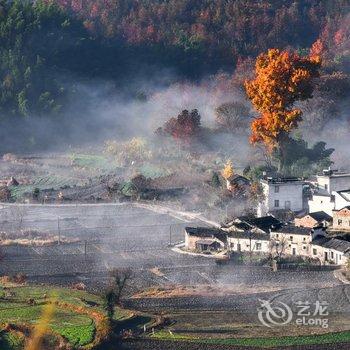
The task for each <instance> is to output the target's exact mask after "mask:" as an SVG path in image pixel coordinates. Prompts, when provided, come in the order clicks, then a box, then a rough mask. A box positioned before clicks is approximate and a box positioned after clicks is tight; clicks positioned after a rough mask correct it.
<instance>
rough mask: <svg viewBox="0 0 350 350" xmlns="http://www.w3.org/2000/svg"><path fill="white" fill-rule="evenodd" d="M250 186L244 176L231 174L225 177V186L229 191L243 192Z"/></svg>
mask: <svg viewBox="0 0 350 350" xmlns="http://www.w3.org/2000/svg"><path fill="white" fill-rule="evenodd" d="M249 187H250V181H249V179H247V178H246V177H245V176H242V175H239V174H233V175H231V176H230V177H228V178H227V179H226V188H227V189H228V190H229V191H231V192H239V193H245V192H246V191H247V190H248V189H249Z"/></svg>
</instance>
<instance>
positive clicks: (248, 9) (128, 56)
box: [0, 0, 350, 120]
mask: <svg viewBox="0 0 350 350" xmlns="http://www.w3.org/2000/svg"><path fill="white" fill-rule="evenodd" d="M349 14H350V2H349V0H262V1H256V0H165V1H163V0H36V1H29V0H28V1H23V0H14V1H9V0H0V79H1V84H0V113H1V115H0V119H1V120H9V118H10V120H12V119H13V117H21V116H22V117H23V116H35V117H38V116H41V117H43V118H48V117H52V116H56V117H57V116H60V117H61V118H62V116H64V115H65V112H66V107H67V106H68V105H69V104H70V103H71V102H72V101H75V100H77V92H79V84H81V83H86V82H89V83H91V82H93V83H94V82H96V81H98V82H101V81H108V82H111V83H112V84H114V87H115V89H116V90H121V89H123V87H124V86H125V85H127V84H129V83H130V81H133V82H135V81H138V77H139V76H142V78H143V79H144V80H145V79H146V80H147V81H148V82H151V81H153V80H160V79H163V78H164V76H163V72H171V79H172V80H171V81H172V82H174V81H175V82H176V81H181V82H183V81H190V82H196V83H198V82H200V81H201V79H203V78H204V77H208V76H210V75H213V74H217V73H219V72H225V73H228V75H229V76H231V77H232V76H233V79H234V80H235V84H236V85H239V84H241V83H242V81H243V80H244V79H245V78H247V77H248V76H249V74H250V73H251V71H252V70H251V67H252V62H253V61H254V59H255V57H256V56H257V55H258V54H260V53H261V52H265V51H266V50H268V49H270V48H281V49H289V50H296V51H297V52H298V53H299V54H300V55H307V54H309V53H310V52H311V53H312V54H315V55H319V56H321V57H322V76H325V77H326V78H325V79H323V80H322V82H321V85H320V86H319V88H318V89H317V90H316V93H318V91H321V92H322V93H324V91H327V92H329V93H330V94H331V95H332V100H331V101H330V102H332V103H333V101H337V99H338V98H339V97H342V94H344V91H345V90H346V89H347V87H348V86H349V78H348V73H349V71H350V58H349V57H350V54H349V53H350V39H349V38H350V29H349V28H350V15H349ZM237 67H238V69H237ZM235 70H236V73H235V75H232V74H233V73H234V72H235ZM332 84H333V85H332ZM241 85H242V84H241ZM141 95H142V94H141ZM316 102H317V101H316ZM316 102H315V103H316ZM322 103H324V100H323V101H322ZM184 107H186V106H184ZM195 107H198V108H200V106H195ZM307 107H309V106H307ZM327 108H328V107H327ZM84 113H85V112H84V111H82V112H81V114H82V115H83V114H84ZM327 113H328V112H327ZM76 114H79V113H76ZM82 117H83V116H82Z"/></svg>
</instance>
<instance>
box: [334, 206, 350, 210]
mask: <svg viewBox="0 0 350 350" xmlns="http://www.w3.org/2000/svg"><path fill="white" fill-rule="evenodd" d="M343 209H348V210H350V205H347V206H346V207H344V208H341V209H339V210H335V211H341V210H343Z"/></svg>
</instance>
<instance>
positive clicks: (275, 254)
mask: <svg viewBox="0 0 350 350" xmlns="http://www.w3.org/2000/svg"><path fill="white" fill-rule="evenodd" d="M287 245H288V240H287V239H286V237H285V236H282V237H281V239H275V238H272V239H271V240H270V243H269V253H270V256H271V257H272V258H273V259H274V258H278V259H281V258H282V256H283V255H284V253H285V250H286V247H287Z"/></svg>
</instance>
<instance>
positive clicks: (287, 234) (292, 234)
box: [270, 225, 313, 256]
mask: <svg viewBox="0 0 350 350" xmlns="http://www.w3.org/2000/svg"><path fill="white" fill-rule="evenodd" d="M312 234H313V231H312V229H310V228H306V227H297V226H293V225H284V226H282V227H281V228H279V229H278V230H276V231H272V232H271V237H270V238H271V240H272V241H274V242H275V244H276V245H277V247H279V249H280V251H281V252H282V253H283V254H286V255H299V256H308V255H310V245H311V241H312Z"/></svg>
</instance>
